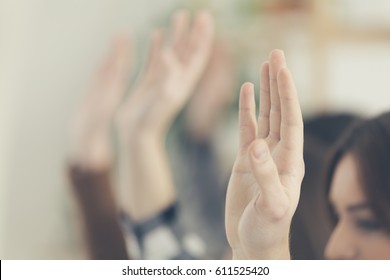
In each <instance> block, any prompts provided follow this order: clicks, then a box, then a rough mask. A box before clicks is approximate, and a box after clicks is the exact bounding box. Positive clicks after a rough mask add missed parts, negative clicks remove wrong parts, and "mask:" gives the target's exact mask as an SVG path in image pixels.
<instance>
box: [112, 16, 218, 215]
mask: <svg viewBox="0 0 390 280" xmlns="http://www.w3.org/2000/svg"><path fill="white" fill-rule="evenodd" d="M213 37H214V23H213V20H212V17H211V15H210V14H209V13H208V12H199V13H197V14H196V15H195V16H194V20H193V24H192V25H191V24H190V14H189V12H188V11H184V10H183V11H179V12H177V13H176V14H175V15H174V17H173V19H172V27H171V38H172V40H171V41H170V42H165V41H166V40H165V35H164V33H163V32H162V31H161V30H158V31H156V32H155V34H154V36H153V39H152V43H151V47H150V54H149V58H148V61H149V62H148V65H147V66H146V69H145V71H144V72H143V73H142V74H141V76H140V77H139V80H138V83H137V84H136V85H135V87H134V88H133V89H132V92H131V93H130V96H129V98H128V99H127V100H126V101H125V103H124V104H123V106H122V107H121V108H120V110H119V112H118V115H117V122H116V124H117V131H118V135H119V141H120V148H121V150H122V151H123V155H124V157H123V160H122V161H121V162H123V165H124V169H125V170H126V172H127V173H129V174H128V177H127V184H126V185H127V186H128V187H127V189H126V192H125V193H124V194H123V195H122V196H123V197H124V198H125V200H126V201H125V202H123V205H125V206H124V207H125V210H126V212H127V213H128V214H129V216H130V217H131V218H132V219H133V221H135V222H139V221H143V220H145V219H148V218H150V217H153V216H154V215H156V214H157V213H159V212H160V211H162V210H163V209H165V208H166V207H168V206H169V205H171V204H172V203H173V202H174V201H175V200H176V193H175V188H174V183H173V179H172V174H171V170H170V166H169V161H168V157H167V154H166V149H165V138H166V134H167V131H168V129H169V127H170V125H171V123H172V122H173V120H174V118H175V117H176V116H177V114H178V113H179V112H180V111H181V110H182V109H183V107H184V106H185V104H186V103H187V101H188V100H189V98H190V97H191V95H192V94H193V92H194V88H195V86H196V84H197V82H198V81H199V79H200V77H201V76H202V74H203V71H204V69H205V67H206V66H207V63H208V59H209V56H210V53H211V50H212V46H213ZM151 171H152V173H153V176H151V175H150V174H151Z"/></svg>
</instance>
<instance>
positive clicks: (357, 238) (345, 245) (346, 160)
mask: <svg viewBox="0 0 390 280" xmlns="http://www.w3.org/2000/svg"><path fill="white" fill-rule="evenodd" d="M329 199H330V201H331V204H332V206H333V209H334V212H335V214H336V216H337V219H338V223H337V225H336V228H335V229H334V231H333V233H332V235H331V237H330V239H329V241H328V244H327V247H326V250H325V255H326V257H327V258H329V259H366V260H368V259H390V236H389V234H387V233H386V232H384V231H383V230H382V229H381V228H377V227H376V226H375V225H376V221H375V216H374V214H373V212H372V211H371V209H370V207H369V204H368V202H367V200H366V197H365V195H364V192H363V186H362V184H361V180H360V178H359V171H358V166H357V163H356V160H355V159H354V157H353V155H352V154H346V155H345V156H344V157H343V158H342V159H341V160H340V162H339V163H338V165H337V167H336V170H335V174H334V176H333V180H332V184H331V188H330V194H329Z"/></svg>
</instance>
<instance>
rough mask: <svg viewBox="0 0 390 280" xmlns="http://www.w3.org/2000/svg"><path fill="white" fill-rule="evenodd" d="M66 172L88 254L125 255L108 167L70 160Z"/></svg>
mask: <svg viewBox="0 0 390 280" xmlns="http://www.w3.org/2000/svg"><path fill="white" fill-rule="evenodd" d="M69 176H70V179H71V182H72V187H73V191H74V193H75V196H76V198H77V201H78V203H79V206H80V210H81V214H82V217H83V221H84V224H85V235H86V240H87V243H88V248H89V253H90V257H91V258H92V259H128V255H127V252H126V245H125V240H124V237H123V234H122V231H121V228H120V225H119V223H118V211H117V208H116V205H115V201H114V197H113V194H112V190H111V185H110V181H109V178H110V176H109V171H108V170H104V171H96V170H92V169H89V170H87V169H84V168H81V167H80V166H79V165H78V164H73V165H71V166H70V168H69Z"/></svg>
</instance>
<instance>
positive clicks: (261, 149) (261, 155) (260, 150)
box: [253, 143, 268, 160]
mask: <svg viewBox="0 0 390 280" xmlns="http://www.w3.org/2000/svg"><path fill="white" fill-rule="evenodd" d="M267 152H268V151H267V148H266V147H265V146H264V145H263V144H261V143H257V144H256V146H255V148H254V149H253V154H254V156H255V158H256V159H257V160H262V159H265V158H266V156H267Z"/></svg>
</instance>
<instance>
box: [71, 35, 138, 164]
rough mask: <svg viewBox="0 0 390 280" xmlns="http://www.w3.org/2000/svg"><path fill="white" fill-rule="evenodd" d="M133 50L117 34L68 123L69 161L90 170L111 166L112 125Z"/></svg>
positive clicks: (125, 82)
mask: <svg viewBox="0 0 390 280" xmlns="http://www.w3.org/2000/svg"><path fill="white" fill-rule="evenodd" d="M132 62H133V60H132V49H131V47H130V43H129V39H128V38H127V37H125V36H118V37H117V38H116V40H115V41H114V43H113V46H112V48H111V51H110V53H109V54H108V56H107V58H106V59H105V61H104V63H103V64H102V66H101V68H100V69H99V71H98V72H97V74H96V76H95V77H94V79H93V82H92V84H91V86H90V89H89V90H88V92H87V94H86V96H85V98H84V100H83V102H82V103H81V106H80V107H79V108H78V111H77V112H76V114H75V117H74V119H73V121H72V123H71V131H70V132H71V139H70V140H71V142H70V144H71V147H70V148H71V151H70V152H71V160H72V161H73V162H77V164H78V165H80V166H81V167H85V168H89V169H99V170H100V169H107V168H109V167H111V164H112V160H113V151H112V146H111V141H110V131H111V125H112V122H113V119H114V116H115V113H116V110H117V108H118V106H119V104H120V102H121V100H122V97H123V95H124V93H125V92H126V89H127V87H128V82H129V77H130V72H131V68H132V67H131V66H132Z"/></svg>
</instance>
